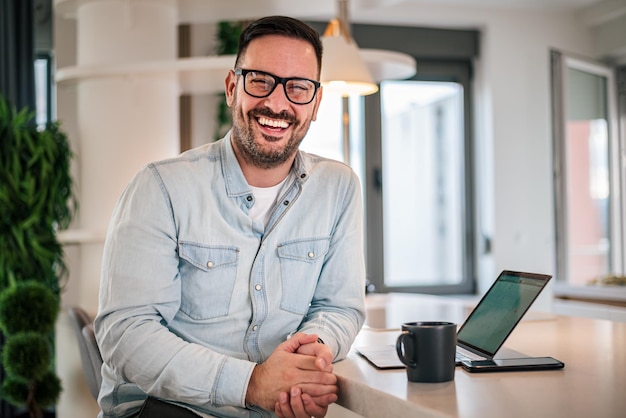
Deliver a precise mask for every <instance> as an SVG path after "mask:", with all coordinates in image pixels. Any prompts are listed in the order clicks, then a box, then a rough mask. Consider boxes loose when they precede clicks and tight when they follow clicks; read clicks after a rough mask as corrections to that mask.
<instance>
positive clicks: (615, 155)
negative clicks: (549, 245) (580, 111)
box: [550, 49, 626, 285]
mask: <svg viewBox="0 0 626 418" xmlns="http://www.w3.org/2000/svg"><path fill="white" fill-rule="evenodd" d="M550 60H551V78H552V80H551V84H552V120H553V132H552V150H553V167H554V227H555V231H554V233H555V247H556V248H555V254H556V263H555V264H556V274H555V277H556V279H557V281H558V282H559V283H561V284H563V285H568V284H569V281H568V278H569V251H568V242H569V240H568V233H567V221H568V208H567V179H566V178H565V177H566V161H565V158H566V152H565V151H566V140H567V138H566V123H567V105H566V97H565V92H566V86H567V81H568V80H567V69H568V68H572V69H576V70H579V71H583V72H587V73H591V74H594V75H599V76H602V77H605V78H606V81H607V91H606V94H607V103H606V105H607V118H608V124H607V128H608V136H609V144H608V145H609V156H608V157H609V182H610V193H611V194H610V205H609V217H610V222H611V227H610V230H609V234H610V235H609V236H610V240H611V245H610V253H609V259H610V263H611V267H610V273H613V274H624V265H625V262H626V260H625V248H626V247H625V242H624V240H625V239H626V231H625V229H624V227H625V226H624V219H623V218H624V216H623V213H624V210H626V203H625V202H626V201H625V199H626V189H625V188H626V184H625V181H626V180H625V177H626V174H625V171H626V168H625V167H622V164H621V163H620V159H621V158H623V157H621V155H623V154H624V143H623V142H624V139H623V138H620V135H619V127H618V109H617V94H616V90H617V89H616V88H615V87H616V85H617V82H616V74H615V70H614V69H612V68H610V67H608V66H605V65H603V64H601V63H598V62H595V61H591V60H587V59H583V58H579V57H573V56H570V55H567V54H564V53H562V52H561V51H558V50H556V49H553V50H551V51H550Z"/></svg>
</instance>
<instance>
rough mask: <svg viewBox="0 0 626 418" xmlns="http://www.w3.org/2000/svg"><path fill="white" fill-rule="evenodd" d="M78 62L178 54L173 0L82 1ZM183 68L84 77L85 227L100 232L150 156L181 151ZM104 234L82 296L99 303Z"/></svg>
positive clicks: (115, 63)
mask: <svg viewBox="0 0 626 418" xmlns="http://www.w3.org/2000/svg"><path fill="white" fill-rule="evenodd" d="M76 18H77V39H78V47H77V51H78V54H77V61H78V67H79V68H94V67H95V68H102V69H107V68H116V67H119V68H128V67H129V65H132V64H137V63H142V62H143V63H145V62H160V61H161V62H163V61H172V60H175V59H176V56H177V52H176V45H177V39H176V34H177V7H176V2H175V1H173V0H156V1H155V0H151V1H141V0H130V1H129V0H126V1H120V0H104V1H102V0H91V1H81V2H80V3H79V5H78V9H77V11H76ZM178 96H179V86H178V76H177V74H175V73H167V72H163V73H159V72H150V73H142V72H137V73H129V74H123V73H122V74H121V75H120V74H119V73H118V72H115V75H111V76H94V77H85V78H84V79H79V80H78V85H77V97H78V98H77V100H78V130H79V137H80V155H79V157H78V158H79V164H80V184H81V188H80V199H79V201H80V208H79V225H80V229H81V230H82V231H83V232H85V233H87V234H88V235H93V236H98V237H102V236H103V235H104V233H105V231H106V229H107V226H108V221H109V218H110V216H111V212H112V210H113V207H114V205H115V202H116V201H117V199H118V197H119V195H120V194H121V193H122V191H123V189H124V187H125V185H126V184H127V183H128V181H129V180H130V179H131V178H132V176H133V175H134V174H135V173H136V172H137V171H138V170H139V169H140V168H141V167H142V166H143V165H145V164H146V163H148V162H151V161H154V160H158V159H162V158H166V157H171V156H174V155H176V154H177V153H178V149H179V145H178V144H179V140H178V136H179V133H178ZM102 246H103V243H102V242H95V243H83V244H82V247H81V263H80V264H81V266H80V272H81V273H80V277H81V290H80V296H79V298H80V300H81V303H82V304H83V305H84V306H86V307H91V308H92V309H95V308H96V307H97V296H98V285H99V278H100V268H101V254H102Z"/></svg>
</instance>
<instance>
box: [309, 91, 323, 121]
mask: <svg viewBox="0 0 626 418" xmlns="http://www.w3.org/2000/svg"><path fill="white" fill-rule="evenodd" d="M322 90H323V87H322V86H320V88H319V89H317V93H316V94H315V107H314V108H313V117H312V118H311V120H317V110H318V109H319V108H320V103H321V102H322Z"/></svg>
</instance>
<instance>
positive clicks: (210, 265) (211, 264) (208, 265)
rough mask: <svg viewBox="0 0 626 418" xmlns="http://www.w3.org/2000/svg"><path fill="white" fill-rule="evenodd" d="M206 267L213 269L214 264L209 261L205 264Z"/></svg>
mask: <svg viewBox="0 0 626 418" xmlns="http://www.w3.org/2000/svg"><path fill="white" fill-rule="evenodd" d="M206 266H207V267H208V268H213V266H214V264H213V262H212V261H209V262H208V263H206Z"/></svg>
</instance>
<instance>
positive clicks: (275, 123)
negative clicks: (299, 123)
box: [259, 117, 289, 128]
mask: <svg viewBox="0 0 626 418" xmlns="http://www.w3.org/2000/svg"><path fill="white" fill-rule="evenodd" d="M259 123H260V124H261V125H267V126H271V127H272V128H286V127H288V126H289V124H288V123H287V122H285V121H284V120H275V119H268V118H264V117H260V118H259Z"/></svg>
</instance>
